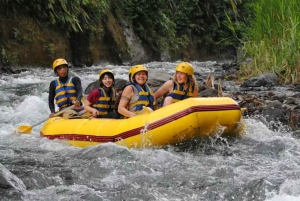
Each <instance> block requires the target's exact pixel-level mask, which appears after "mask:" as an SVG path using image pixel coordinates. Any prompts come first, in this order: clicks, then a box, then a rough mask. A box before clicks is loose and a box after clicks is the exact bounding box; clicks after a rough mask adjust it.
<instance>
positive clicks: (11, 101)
mask: <svg viewBox="0 0 300 201" xmlns="http://www.w3.org/2000/svg"><path fill="white" fill-rule="evenodd" d="M191 63H192V64H193V65H194V67H195V69H196V72H198V73H200V74H208V73H210V72H214V71H215V70H217V69H214V62H191ZM176 64H177V63H167V62H152V63H148V64H146V66H147V68H149V69H156V68H160V69H163V70H165V71H166V72H169V73H170V74H172V73H174V67H175V66H176ZM104 68H110V69H113V71H114V72H115V74H116V75H115V76H116V78H122V79H127V72H128V69H129V68H130V66H113V65H103V66H92V67H89V68H78V69H76V68H75V69H74V68H71V69H70V74H71V75H77V76H79V77H80V78H81V80H82V86H83V89H85V88H86V87H87V86H88V85H89V84H90V83H92V82H94V81H96V80H97V79H98V73H99V71H100V70H102V69H104ZM55 78H56V76H55V74H54V73H53V71H52V69H51V68H50V67H49V68H29V71H24V72H21V73H20V74H14V75H1V77H0V126H1V129H0V200H1V201H3V200H26V201H31V200H41V201H45V200H49V201H50V200H51V201H52V200H61V201H67V200H72V201H73V200H95V201H97V200H159V201H162V200H178V201H180V200H187V201H190V200H197V201H198V200H205V201H206V200H218V201H224V200H228V201H229V200H230V201H231V200H237V201H242V200H245V201H248V200H251V201H252V200H265V201H296V200H300V188H299V186H300V171H299V170H300V156H299V155H300V141H299V139H297V138H295V137H293V135H292V134H291V133H289V132H285V131H282V130H280V131H279V132H276V131H272V130H270V129H268V127H267V126H266V125H265V124H263V123H262V122H261V121H260V120H259V119H260V118H253V117H252V118H250V117H245V123H246V134H245V135H244V136H242V137H240V138H236V139H227V138H222V137H214V138H209V139H200V140H197V141H195V142H193V143H191V142H190V143H183V144H180V145H178V146H165V147H155V148H147V149H127V148H125V147H121V146H117V145H114V144H112V143H107V144H103V145H99V146H93V147H89V148H85V149H83V148H77V147H72V146H69V145H68V144H67V143H66V142H64V141H59V140H48V139H44V138H40V136H39V130H40V128H41V126H42V124H40V125H38V126H36V127H34V129H33V131H32V133H31V134H22V135H20V134H15V133H14V130H15V129H16V128H17V127H18V126H19V125H22V124H29V125H33V124H35V123H37V122H39V121H41V120H42V119H45V118H47V116H48V115H49V113H50V111H49V108H48V102H47V98H48V88H49V84H50V82H51V80H53V79H55ZM7 183H9V184H10V185H5V184H7Z"/></svg>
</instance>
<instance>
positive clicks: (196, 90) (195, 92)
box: [193, 88, 199, 97]
mask: <svg viewBox="0 0 300 201" xmlns="http://www.w3.org/2000/svg"><path fill="white" fill-rule="evenodd" d="M198 93H199V88H195V89H194V93H193V96H194V97H198V96H199V95H198Z"/></svg>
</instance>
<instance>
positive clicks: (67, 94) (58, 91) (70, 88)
mask: <svg viewBox="0 0 300 201" xmlns="http://www.w3.org/2000/svg"><path fill="white" fill-rule="evenodd" d="M52 68H53V70H54V72H55V74H56V75H58V79H55V80H53V81H51V83H50V86H49V97H48V102H49V108H50V111H51V114H50V115H49V117H54V114H55V105H54V99H55V101H56V104H57V106H58V108H59V110H63V109H64V108H66V107H69V106H71V105H75V107H80V105H81V104H80V103H81V98H82V86H81V80H80V78H79V77H76V76H75V77H71V76H69V75H68V72H69V71H68V62H67V61H66V60H65V59H56V60H55V61H54V62H53V65H52Z"/></svg>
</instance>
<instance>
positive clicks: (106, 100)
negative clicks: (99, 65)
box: [84, 69, 119, 119]
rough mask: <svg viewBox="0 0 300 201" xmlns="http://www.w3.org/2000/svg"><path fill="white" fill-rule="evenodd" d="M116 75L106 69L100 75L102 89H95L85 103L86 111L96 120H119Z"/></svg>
mask: <svg viewBox="0 0 300 201" xmlns="http://www.w3.org/2000/svg"><path fill="white" fill-rule="evenodd" d="M114 83H115V78H114V73H113V72H112V71H111V70H109V69H104V70H102V71H101V72H100V73H99V85H100V88H98V89H94V90H93V91H91V93H90V94H89V95H88V97H87V100H86V101H85V103H84V109H85V110H86V111H88V112H90V113H91V114H92V116H93V117H95V118H113V119H118V118H119V115H118V114H117V113H116V112H115V104H116V90H115V89H114V87H113V86H114Z"/></svg>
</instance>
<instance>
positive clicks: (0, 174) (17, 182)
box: [0, 164, 26, 191]
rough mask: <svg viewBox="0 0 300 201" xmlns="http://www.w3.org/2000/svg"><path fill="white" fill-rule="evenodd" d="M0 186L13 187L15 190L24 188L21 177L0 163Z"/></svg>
mask: <svg viewBox="0 0 300 201" xmlns="http://www.w3.org/2000/svg"><path fill="white" fill-rule="evenodd" d="M0 188H14V189H15V190H17V191H24V190H26V186H25V184H24V183H23V181H22V180H21V179H19V178H18V177H17V176H16V175H14V174H13V173H11V172H10V171H9V170H8V169H6V168H5V167H4V166H3V165H2V164H0Z"/></svg>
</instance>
